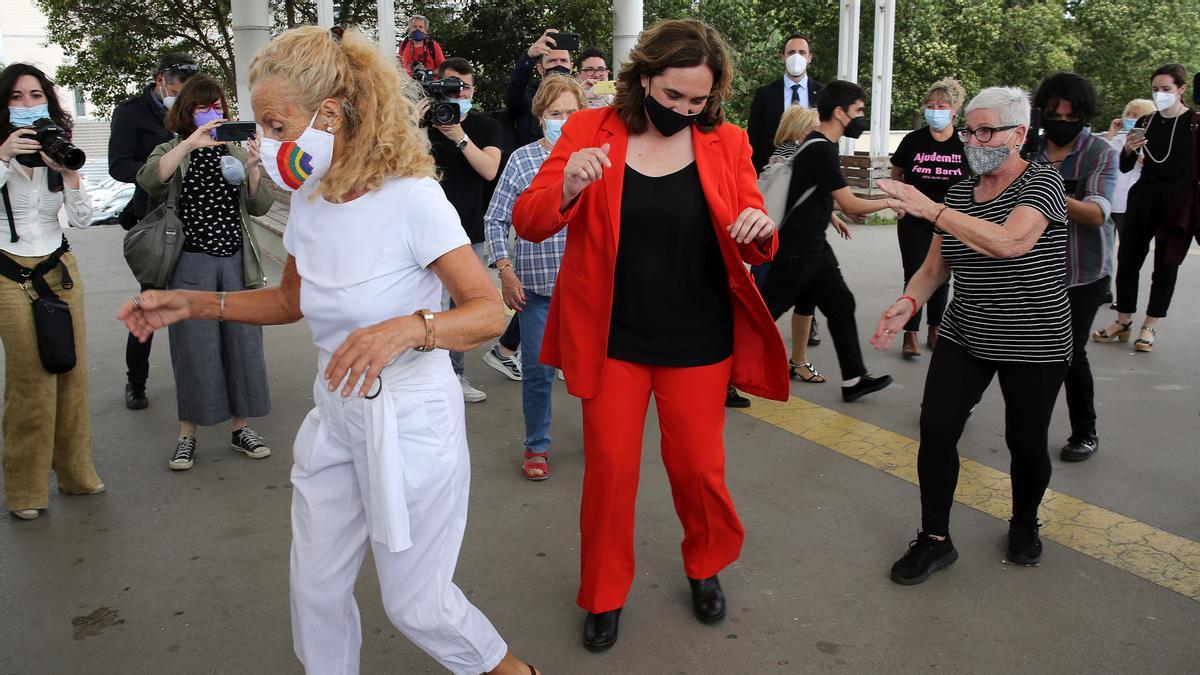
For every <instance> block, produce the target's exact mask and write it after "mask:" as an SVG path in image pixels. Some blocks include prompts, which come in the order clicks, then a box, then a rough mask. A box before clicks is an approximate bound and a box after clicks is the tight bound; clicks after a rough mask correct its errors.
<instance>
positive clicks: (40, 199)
mask: <svg viewBox="0 0 1200 675" xmlns="http://www.w3.org/2000/svg"><path fill="white" fill-rule="evenodd" d="M29 171H30V169H29V168H28V167H26V166H22V165H21V164H19V163H18V162H17V160H16V159H13V161H12V162H11V163H5V162H2V161H0V185H5V186H7V187H8V198H9V200H10V201H11V202H12V209H13V221H14V223H15V224H16V226H17V237H18V238H19V239H20V240H19V241H17V242H13V241H12V236H11V234H10V233H9V230H8V216H7V215H3V210H4V209H3V202H2V201H0V219H2V220H0V250H3V251H5V252H7V253H11V254H13V255H19V256H26V257H30V258H36V257H38V256H44V255H50V254H51V253H54V251H56V250H57V249H58V247H59V245H61V244H62V238H63V235H62V228H61V227H60V226H59V224H58V212H59V210H60V209H62V207H63V204H64V202H65V203H66V206H67V222H68V223H70V224H71V225H72V226H74V227H87V226H88V225H91V224H92V199H91V197H89V196H88V193H87V190H86V189H84V187H83V183H82V179H81V180H80V185H79V189H78V190H72V189H71V188H69V187H67V186H65V185H64V186H63V190H62V192H51V191H50V187H49V185H48V184H47V183H46V172H47V171H49V169H47V168H45V167H38V168H36V169H32V173H33V175H32V176H30V174H29V173H28V172H29Z"/></svg>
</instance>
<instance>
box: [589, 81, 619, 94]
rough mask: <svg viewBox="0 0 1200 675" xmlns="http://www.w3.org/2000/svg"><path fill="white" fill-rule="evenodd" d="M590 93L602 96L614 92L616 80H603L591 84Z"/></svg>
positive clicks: (615, 90)
mask: <svg viewBox="0 0 1200 675" xmlns="http://www.w3.org/2000/svg"><path fill="white" fill-rule="evenodd" d="M592 93H593V94H595V95H597V96H602V95H605V94H616V93H617V81H616V80H603V81H601V82H597V83H596V84H593V85H592Z"/></svg>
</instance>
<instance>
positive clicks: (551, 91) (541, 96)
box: [533, 75, 587, 118]
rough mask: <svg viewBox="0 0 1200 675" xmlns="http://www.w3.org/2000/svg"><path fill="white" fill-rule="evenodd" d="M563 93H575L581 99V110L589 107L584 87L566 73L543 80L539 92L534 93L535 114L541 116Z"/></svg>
mask: <svg viewBox="0 0 1200 675" xmlns="http://www.w3.org/2000/svg"><path fill="white" fill-rule="evenodd" d="M563 94H574V95H575V98H576V99H578V100H579V108H580V110H582V109H583V108H586V107H587V99H586V98H585V95H584V93H583V87H582V86H580V84H579V83H578V82H576V81H575V78H573V77H568V76H566V75H551V76H550V77H547V78H546V79H544V80H542V83H541V85H539V86H538V89H537V93H536V94H534V95H533V116H534V117H539V118H540V117H541V116H542V114H543V113H545V112H546V109H547V108H549V107H550V104H551V103H554V102H555V101H557V100H558V97H559V96H562V95H563Z"/></svg>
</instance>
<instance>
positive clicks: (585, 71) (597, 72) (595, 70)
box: [579, 68, 608, 75]
mask: <svg viewBox="0 0 1200 675" xmlns="http://www.w3.org/2000/svg"><path fill="white" fill-rule="evenodd" d="M579 72H580V73H582V74H584V75H603V74H605V73H607V72H608V68H584V69H582V70H580V71H579Z"/></svg>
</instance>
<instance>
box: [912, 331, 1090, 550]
mask: <svg viewBox="0 0 1200 675" xmlns="http://www.w3.org/2000/svg"><path fill="white" fill-rule="evenodd" d="M1066 372H1067V364H1066V363H1051V364H1042V363H1004V362H996V361H984V360H981V359H977V358H975V357H973V356H971V355H970V354H969V353H968V352H967V350H966V349H964V348H962V347H961V346H959V345H957V344H955V343H954V342H951V341H950V340H947V339H945V338H942V339H939V340H938V342H937V346H936V347H934V350H933V358H932V359H931V360H930V362H929V374H928V376H927V377H926V379H925V397H924V399H922V401H921V444H920V447H919V449H918V450H917V476H918V478H919V479H920V483H921V529H922V530H923V531H925V532H927V533H929V534H935V535H942V536H945V535H948V534H950V506H951V505H952V504H953V503H954V490H955V488H957V487H958V466H959V462H958V440H959V438H961V437H962V433H963V427H965V426H966V423H967V417H968V415H969V414H970V411H971V408H972V407H973V406H974V405H975V403H976V402H977V401H979V399H980V397H981V396H982V395H983V392H984V390H985V389H987V387H988V385H989V384H990V383H991V381H992V376H993V375H998V376H999V379H1000V391H1001V392H1002V393H1003V394H1004V439H1005V441H1006V442H1007V444H1008V451H1009V453H1010V454H1011V455H1012V463H1011V465H1010V469H1009V473H1010V475H1011V476H1012V491H1013V518H1014V519H1015V520H1019V521H1024V522H1032V521H1034V520H1036V519H1037V512H1038V506H1039V505H1040V504H1041V503H1042V496H1043V495H1045V493H1046V487H1047V486H1048V485H1049V484H1050V454H1049V452H1048V449H1047V432H1048V430H1049V428H1050V417H1051V414H1052V413H1053V411H1054V401H1055V399H1057V398H1058V390H1059V388H1060V387H1061V386H1062V383H1063V377H1064V376H1065V375H1066Z"/></svg>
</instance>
